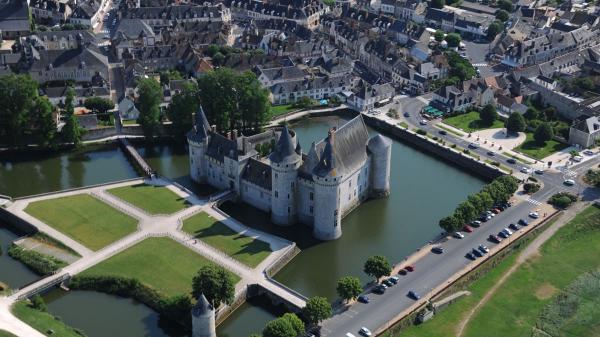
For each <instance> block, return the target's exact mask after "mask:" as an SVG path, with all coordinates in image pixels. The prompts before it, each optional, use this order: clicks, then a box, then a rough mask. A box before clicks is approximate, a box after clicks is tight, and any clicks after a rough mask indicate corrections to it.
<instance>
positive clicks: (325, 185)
mask: <svg viewBox="0 0 600 337" xmlns="http://www.w3.org/2000/svg"><path fill="white" fill-rule="evenodd" d="M334 131H335V130H330V131H329V136H328V137H327V139H326V140H325V148H324V149H323V153H322V155H321V159H320V161H319V163H318V164H317V166H316V167H315V169H314V171H313V180H314V183H315V206H314V209H315V215H314V225H313V235H314V236H315V238H317V239H319V240H334V239H337V238H339V237H340V236H342V211H341V209H340V184H341V183H342V180H343V179H342V178H343V177H342V175H340V174H339V172H338V170H337V163H336V161H337V159H336V157H335V152H334V151H335V150H334V146H333V144H334V141H335V139H334V135H335V133H334Z"/></svg>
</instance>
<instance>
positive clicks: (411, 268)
mask: <svg viewBox="0 0 600 337" xmlns="http://www.w3.org/2000/svg"><path fill="white" fill-rule="evenodd" d="M404 269H406V271H410V272H413V271H415V266H412V265H408V266H406V267H404Z"/></svg>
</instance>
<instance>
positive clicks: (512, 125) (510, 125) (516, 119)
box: [506, 112, 527, 133]
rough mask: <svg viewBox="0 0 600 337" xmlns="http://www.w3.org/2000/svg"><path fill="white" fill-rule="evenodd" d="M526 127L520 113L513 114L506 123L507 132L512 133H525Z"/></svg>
mask: <svg viewBox="0 0 600 337" xmlns="http://www.w3.org/2000/svg"><path fill="white" fill-rule="evenodd" d="M526 126H527V124H526V123H525V119H524V118H523V116H521V114H520V113H518V112H513V113H511V114H510V116H508V120H507V121H506V130H507V131H508V132H510V133H518V132H523V131H525V127H526Z"/></svg>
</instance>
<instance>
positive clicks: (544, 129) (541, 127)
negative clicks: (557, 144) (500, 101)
mask: <svg viewBox="0 0 600 337" xmlns="http://www.w3.org/2000/svg"><path fill="white" fill-rule="evenodd" d="M528 111H529V110H528ZM498 118H499V117H498V112H497V111H496V108H495V107H494V106H493V105H490V104H488V105H486V106H485V107H483V109H481V111H479V119H481V121H482V122H483V123H484V125H487V126H491V125H492V124H494V121H496V120H497V119H498ZM505 126H506V129H507V131H508V132H509V133H517V132H523V131H525V129H526V128H527V122H526V121H525V118H524V117H523V115H521V114H520V113H518V112H513V113H511V114H510V116H509V117H508V119H507V121H506V123H505ZM552 138H554V128H553V126H552V124H550V122H542V123H539V124H537V127H536V128H535V131H534V133H533V139H534V140H535V141H536V142H537V143H538V144H540V145H543V144H545V143H546V142H547V141H549V140H551V139H552Z"/></svg>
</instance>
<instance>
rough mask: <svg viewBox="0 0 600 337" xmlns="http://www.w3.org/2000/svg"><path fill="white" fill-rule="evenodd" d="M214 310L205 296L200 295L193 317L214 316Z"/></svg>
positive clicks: (193, 310)
mask: <svg viewBox="0 0 600 337" xmlns="http://www.w3.org/2000/svg"><path fill="white" fill-rule="evenodd" d="M212 311H213V308H212V305H210V303H208V300H207V299H206V297H205V296H204V294H200V296H199V297H198V300H197V301H196V305H194V307H193V308H192V316H196V317H198V316H206V315H209V314H212Z"/></svg>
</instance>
